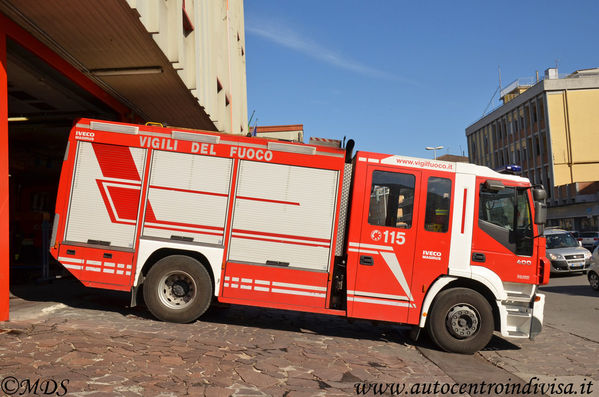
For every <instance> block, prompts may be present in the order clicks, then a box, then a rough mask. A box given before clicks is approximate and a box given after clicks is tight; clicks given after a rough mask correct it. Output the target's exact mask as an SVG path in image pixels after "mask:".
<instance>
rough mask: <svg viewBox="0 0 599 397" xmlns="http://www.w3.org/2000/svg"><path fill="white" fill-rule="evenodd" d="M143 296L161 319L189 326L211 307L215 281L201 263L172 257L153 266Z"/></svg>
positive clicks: (148, 305) (187, 258) (180, 257)
mask: <svg viewBox="0 0 599 397" xmlns="http://www.w3.org/2000/svg"><path fill="white" fill-rule="evenodd" d="M143 293H144V301H145V303H146V306H147V307H148V310H150V313H152V314H153V315H154V316H155V317H156V318H158V319H159V320H162V321H169V322H173V323H189V322H191V321H194V320H196V319H197V318H198V317H200V316H201V315H202V314H204V312H205V311H206V310H207V309H208V306H210V301H211V298H212V281H211V279H210V275H209V274H208V271H207V270H206V268H205V267H204V266H203V265H202V264H201V263H200V262H198V261H197V260H195V259H193V258H190V257H188V256H184V255H171V256H167V257H165V258H162V259H161V260H159V261H158V262H156V264H154V266H152V268H151V269H150V271H149V272H148V275H147V277H146V279H145V280H144V284H143Z"/></svg>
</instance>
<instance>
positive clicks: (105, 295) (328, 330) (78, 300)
mask: <svg viewBox="0 0 599 397" xmlns="http://www.w3.org/2000/svg"><path fill="white" fill-rule="evenodd" d="M589 289H590V287H589ZM10 290H11V293H12V294H13V295H14V296H16V297H18V298H20V299H22V300H24V301H28V302H40V303H46V302H50V303H52V302H56V303H62V304H64V305H66V306H68V307H71V308H77V309H86V310H98V311H107V312H113V313H119V314H120V315H122V316H134V317H138V318H140V319H151V320H153V321H158V320H155V319H154V317H152V315H151V314H150V313H149V312H148V311H147V310H146V308H145V306H143V304H141V305H139V306H137V307H134V308H130V307H129V303H130V296H129V293H128V292H120V291H111V290H103V289H96V288H89V287H85V286H84V285H83V284H81V283H80V282H79V281H78V280H76V279H75V278H73V277H65V278H61V279H56V280H53V281H46V282H28V283H23V284H16V285H11V288H10ZM198 321H200V322H202V323H214V324H223V325H235V326H242V327H254V328H260V329H265V330H279V331H288V332H296V333H298V335H301V334H306V333H308V334H315V335H322V336H334V337H343V338H352V339H365V340H375V341H376V340H380V341H389V342H394V343H398V344H401V345H404V346H408V345H409V346H414V347H417V348H419V347H423V348H427V349H430V350H439V349H438V348H437V347H436V346H435V345H434V344H433V343H432V341H430V339H429V338H428V336H427V335H426V332H424V331H423V332H421V335H420V338H419V340H418V341H417V342H416V343H414V342H412V341H411V340H410V338H409V333H410V329H411V327H409V326H400V325H397V324H393V323H385V322H376V321H369V320H355V319H346V318H345V317H336V316H330V315H325V314H315V313H304V312H295V311H286V310H278V309H269V308H261V307H253V306H240V305H230V306H229V305H217V306H216V307H212V308H211V309H210V310H209V311H208V312H207V313H206V314H205V315H204V316H202V318H201V319H200V320H198ZM518 349H520V348H519V347H518V346H516V345H514V344H512V343H510V342H508V341H506V340H504V339H502V338H500V337H498V336H493V338H492V339H491V342H490V343H489V345H488V346H487V347H486V348H485V349H484V350H518Z"/></svg>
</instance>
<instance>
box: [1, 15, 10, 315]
mask: <svg viewBox="0 0 599 397" xmlns="http://www.w3.org/2000/svg"><path fill="white" fill-rule="evenodd" d="M7 83H8V78H7V74H6V32H5V31H4V29H2V27H1V26H0V321H6V320H8V297H9V289H8V269H9V262H10V254H9V245H10V243H9V242H10V238H9V234H8V218H9V213H8V87H7Z"/></svg>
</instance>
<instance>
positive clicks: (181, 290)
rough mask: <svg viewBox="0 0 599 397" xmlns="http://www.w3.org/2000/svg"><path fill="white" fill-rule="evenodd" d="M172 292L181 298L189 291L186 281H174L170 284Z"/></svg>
mask: <svg viewBox="0 0 599 397" xmlns="http://www.w3.org/2000/svg"><path fill="white" fill-rule="evenodd" d="M172 290H173V294H174V295H175V296H176V297H177V298H181V297H183V296H185V295H187V293H188V292H189V285H188V284H187V283H184V282H181V281H176V282H175V283H174V284H173V286H172Z"/></svg>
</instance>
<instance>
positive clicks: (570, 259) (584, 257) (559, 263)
mask: <svg viewBox="0 0 599 397" xmlns="http://www.w3.org/2000/svg"><path fill="white" fill-rule="evenodd" d="M545 238H546V239H547V257H548V258H549V260H550V261H551V273H568V272H584V271H586V270H587V269H588V268H589V266H590V265H591V258H592V255H591V252H590V251H589V250H588V249H586V248H583V247H581V246H580V245H581V244H580V243H579V242H578V241H577V240H576V239H575V238H574V236H572V233H570V232H568V231H566V230H561V229H547V230H545Z"/></svg>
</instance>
